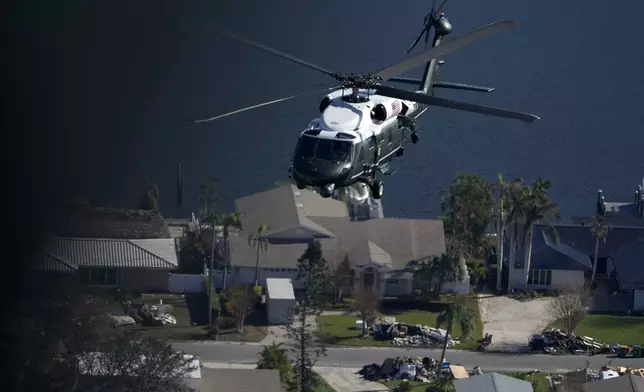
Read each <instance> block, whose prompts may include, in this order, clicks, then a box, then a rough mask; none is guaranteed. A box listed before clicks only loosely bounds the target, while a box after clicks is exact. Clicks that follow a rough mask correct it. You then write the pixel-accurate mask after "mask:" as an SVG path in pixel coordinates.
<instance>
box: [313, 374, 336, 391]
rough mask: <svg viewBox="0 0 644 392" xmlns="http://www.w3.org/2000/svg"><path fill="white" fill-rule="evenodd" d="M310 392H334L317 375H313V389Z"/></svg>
mask: <svg viewBox="0 0 644 392" xmlns="http://www.w3.org/2000/svg"><path fill="white" fill-rule="evenodd" d="M311 392H336V391H335V389H333V388H331V386H330V385H329V384H327V383H326V381H324V379H323V378H322V377H321V376H320V375H319V374H317V373H315V372H314V373H313V388H312V391H311Z"/></svg>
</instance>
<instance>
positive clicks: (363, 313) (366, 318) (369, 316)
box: [354, 287, 380, 336]
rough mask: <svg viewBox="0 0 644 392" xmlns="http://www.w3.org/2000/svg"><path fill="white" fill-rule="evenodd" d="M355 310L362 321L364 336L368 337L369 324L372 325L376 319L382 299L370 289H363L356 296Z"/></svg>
mask: <svg viewBox="0 0 644 392" xmlns="http://www.w3.org/2000/svg"><path fill="white" fill-rule="evenodd" d="M354 297H355V300H356V302H355V304H354V307H355V310H356V311H357V312H358V314H360V319H362V335H363V336H366V335H367V324H369V325H371V324H372V323H373V322H374V320H375V319H376V314H377V313H378V305H379V304H380V298H378V295H377V294H376V293H374V291H373V290H372V289H371V288H370V287H362V288H361V289H359V290H358V291H357V292H356V293H355V295H354Z"/></svg>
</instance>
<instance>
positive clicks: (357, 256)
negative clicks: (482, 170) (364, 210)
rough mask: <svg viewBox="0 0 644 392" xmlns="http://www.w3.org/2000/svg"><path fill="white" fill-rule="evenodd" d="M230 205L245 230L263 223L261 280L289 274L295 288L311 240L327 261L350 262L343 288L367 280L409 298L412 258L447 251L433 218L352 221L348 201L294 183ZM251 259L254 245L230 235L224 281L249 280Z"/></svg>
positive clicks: (386, 292) (381, 290) (252, 266)
mask: <svg viewBox="0 0 644 392" xmlns="http://www.w3.org/2000/svg"><path fill="white" fill-rule="evenodd" d="M235 204H236V207H237V212H238V213H239V214H240V216H241V219H242V224H243V226H244V231H245V232H246V233H252V232H253V231H255V228H257V227H259V226H260V225H261V224H266V225H268V227H269V232H268V233H266V234H265V238H266V239H267V241H268V242H269V244H270V246H269V250H268V251H267V252H261V253H260V274H259V281H260V282H262V284H263V283H264V282H265V280H266V278H267V277H270V278H287V279H291V280H292V281H293V285H294V287H295V288H296V289H298V288H301V287H302V284H303V283H302V282H299V281H297V279H296V278H297V260H298V258H299V257H300V256H301V255H302V253H304V251H305V250H306V248H307V245H308V244H309V243H310V242H311V241H313V240H318V241H319V242H320V244H321V246H322V251H323V254H324V258H325V259H326V260H327V262H328V263H329V265H331V266H335V265H338V264H339V263H340V262H342V261H343V260H345V259H348V260H349V262H350V265H351V271H352V272H351V276H349V277H347V281H348V284H347V289H348V291H345V292H350V291H351V290H356V289H358V288H359V287H360V286H361V285H366V286H370V287H372V288H373V289H374V290H377V292H378V294H379V295H381V296H402V295H408V294H411V292H412V288H413V282H414V276H413V269H412V268H410V263H412V262H417V261H421V260H425V259H427V258H429V257H432V256H438V255H440V254H442V253H444V252H445V234H444V231H443V223H442V221H440V220H438V219H393V218H383V219H367V220H352V219H351V217H350V216H349V213H348V208H347V204H346V203H344V202H342V201H339V200H334V199H331V198H329V199H324V198H322V197H320V195H318V194H316V193H315V192H313V191H310V190H306V189H304V190H298V189H297V188H296V187H295V186H293V185H286V186H282V187H279V188H274V189H270V190H267V191H264V192H260V193H257V194H254V195H250V196H246V197H242V198H240V199H238V200H237V201H236V203H235ZM256 261H257V250H256V249H255V248H253V247H252V246H249V244H248V240H247V239H246V238H242V237H231V238H230V263H231V265H232V269H231V271H230V276H229V279H230V280H229V281H231V282H240V283H252V282H254V280H255V267H256ZM217 284H219V283H217Z"/></svg>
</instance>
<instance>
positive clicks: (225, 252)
mask: <svg viewBox="0 0 644 392" xmlns="http://www.w3.org/2000/svg"><path fill="white" fill-rule="evenodd" d="M226 223H227V222H226V221H224V285H223V289H222V292H225V291H226V282H227V280H228V225H227V224H226ZM220 323H221V304H219V309H217V335H216V339H215V340H219V329H220V328H219V326H220V325H221V324H220Z"/></svg>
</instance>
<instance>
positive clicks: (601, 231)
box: [587, 215, 612, 285]
mask: <svg viewBox="0 0 644 392" xmlns="http://www.w3.org/2000/svg"><path fill="white" fill-rule="evenodd" d="M587 223H588V224H589V225H590V232H591V233H592V234H593V237H595V251H594V252H593V274H592V275H591V277H590V284H591V285H592V284H593V283H594V282H595V275H596V274H597V259H598V258H599V242H600V241H602V242H604V243H606V237H607V236H608V231H610V229H611V228H612V226H611V224H610V223H608V222H606V219H605V218H604V217H603V216H601V215H599V216H595V217H593V218H592V219H591V220H590V221H589V222H587Z"/></svg>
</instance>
